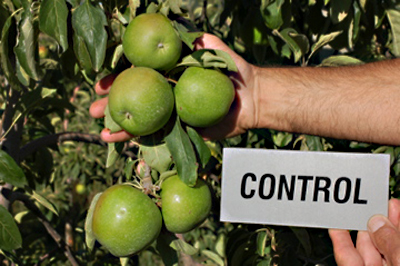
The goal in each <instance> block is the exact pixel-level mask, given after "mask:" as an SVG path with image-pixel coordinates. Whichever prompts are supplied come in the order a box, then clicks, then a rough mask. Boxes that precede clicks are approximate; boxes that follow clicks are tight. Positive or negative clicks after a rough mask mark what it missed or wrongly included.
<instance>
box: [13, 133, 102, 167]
mask: <svg viewBox="0 0 400 266" xmlns="http://www.w3.org/2000/svg"><path fill="white" fill-rule="evenodd" d="M69 140H73V141H80V142H86V143H92V144H98V145H101V146H106V143H105V142H104V141H102V140H101V138H100V136H99V135H95V134H86V133H76V132H64V133H58V134H54V135H47V136H44V137H41V138H38V139H35V140H33V141H31V142H29V143H28V144H26V145H25V146H23V147H22V148H21V150H20V160H21V161H22V160H23V159H25V158H26V157H28V156H29V155H30V154H32V153H34V152H35V151H36V150H38V149H39V148H41V147H46V146H50V145H54V144H57V143H61V142H64V141H69Z"/></svg>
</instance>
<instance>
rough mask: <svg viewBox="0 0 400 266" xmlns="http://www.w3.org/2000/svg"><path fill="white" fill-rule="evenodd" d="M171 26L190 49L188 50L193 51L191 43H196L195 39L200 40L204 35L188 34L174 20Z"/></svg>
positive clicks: (201, 33)
mask: <svg viewBox="0 0 400 266" xmlns="http://www.w3.org/2000/svg"><path fill="white" fill-rule="evenodd" d="M173 26H174V28H175V29H176V31H177V32H178V34H179V37H180V38H181V40H182V41H183V42H184V43H185V44H186V45H187V46H188V47H189V48H190V50H193V49H194V44H193V43H194V42H195V41H196V39H198V38H200V37H201V36H203V34H204V32H190V31H189V29H188V28H186V27H185V26H184V25H182V24H181V23H179V22H177V21H176V20H174V21H173Z"/></svg>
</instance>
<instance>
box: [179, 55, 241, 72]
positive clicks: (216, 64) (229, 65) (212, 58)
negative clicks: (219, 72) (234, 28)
mask: <svg viewBox="0 0 400 266" xmlns="http://www.w3.org/2000/svg"><path fill="white" fill-rule="evenodd" d="M179 66H197V67H204V68H226V69H227V70H229V71H234V72H237V71H238V69H237V66H236V63H235V61H233V59H232V57H231V56H230V55H229V54H228V53H227V52H225V51H222V50H213V49H202V50H198V51H195V52H194V53H192V54H190V55H188V56H186V57H184V58H183V59H182V62H181V63H179V64H178V67H179Z"/></svg>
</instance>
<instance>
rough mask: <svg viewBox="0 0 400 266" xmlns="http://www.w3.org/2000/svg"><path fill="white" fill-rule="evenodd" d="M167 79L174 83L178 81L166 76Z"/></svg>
mask: <svg viewBox="0 0 400 266" xmlns="http://www.w3.org/2000/svg"><path fill="white" fill-rule="evenodd" d="M167 80H168V81H169V82H172V83H174V84H175V85H176V84H177V83H178V81H176V80H174V79H171V78H167Z"/></svg>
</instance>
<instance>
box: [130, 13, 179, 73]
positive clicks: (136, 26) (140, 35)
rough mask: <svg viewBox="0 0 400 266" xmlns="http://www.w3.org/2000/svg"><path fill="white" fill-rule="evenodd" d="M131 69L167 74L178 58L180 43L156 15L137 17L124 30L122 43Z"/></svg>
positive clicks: (163, 17)
mask: <svg viewBox="0 0 400 266" xmlns="http://www.w3.org/2000/svg"><path fill="white" fill-rule="evenodd" d="M122 46H123V50H124V53H125V56H126V58H128V60H129V61H130V62H131V63H132V64H133V65H134V66H145V67H150V68H154V69H157V70H168V69H170V68H172V67H173V66H175V64H176V63H177V61H178V60H179V58H180V56H181V51H182V41H181V39H180V37H179V36H178V34H177V33H176V31H175V29H174V28H173V26H172V24H171V21H170V20H169V19H168V18H167V17H165V16H164V15H162V14H160V13H150V14H147V13H146V14H140V15H138V16H137V17H136V18H134V19H133V20H132V21H131V22H130V23H129V25H128V27H127V28H126V31H125V34H124V36H123V41H122Z"/></svg>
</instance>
